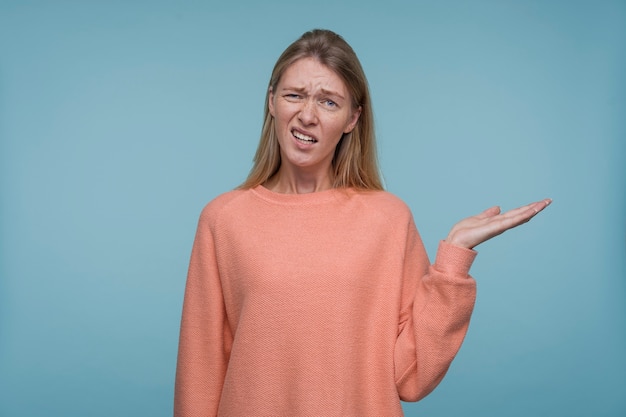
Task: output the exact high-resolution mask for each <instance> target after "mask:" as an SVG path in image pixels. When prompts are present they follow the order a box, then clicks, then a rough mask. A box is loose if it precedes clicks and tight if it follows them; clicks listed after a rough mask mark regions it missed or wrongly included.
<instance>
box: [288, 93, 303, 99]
mask: <svg viewBox="0 0 626 417" xmlns="http://www.w3.org/2000/svg"><path fill="white" fill-rule="evenodd" d="M285 97H286V98H288V99H291V100H297V99H299V98H300V95H299V94H286V95H285Z"/></svg>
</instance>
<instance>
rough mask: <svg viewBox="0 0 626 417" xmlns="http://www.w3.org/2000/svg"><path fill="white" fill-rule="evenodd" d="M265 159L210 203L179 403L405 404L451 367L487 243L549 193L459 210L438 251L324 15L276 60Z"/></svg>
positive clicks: (187, 318) (340, 411)
mask: <svg viewBox="0 0 626 417" xmlns="http://www.w3.org/2000/svg"><path fill="white" fill-rule="evenodd" d="M254 161H255V164H254V166H253V168H252V170H251V172H250V175H249V177H248V179H247V180H246V182H245V183H244V184H242V185H241V186H240V187H239V188H238V189H236V190H234V191H230V192H228V193H225V194H223V195H221V196H219V197H217V198H216V199H215V200H213V201H212V202H210V203H209V204H208V205H207V206H206V207H205V208H204V210H203V211H202V214H201V216H200V221H199V225H198V230H197V234H196V239H195V242H194V246H193V250H192V254H191V262H190V266H189V274H188V278H187V286H186V291H185V300H184V306H183V316H182V324H181V334H180V345H179V354H178V366H177V373H176V392H175V411H174V414H175V415H176V416H179V417H183V416H216V415H220V416H401V415H402V408H401V405H400V400H405V401H417V400H419V399H420V398H423V397H424V396H425V395H427V394H428V393H430V392H431V391H432V390H433V389H434V388H435V387H436V386H437V384H438V383H439V382H440V381H441V379H442V378H443V376H444V375H445V373H446V371H447V369H448V367H449V365H450V363H451V361H452V360H453V358H454V356H455V355H456V353H457V351H458V349H459V347H460V345H461V343H462V341H463V338H464V336H465V333H466V330H467V327H468V324H469V320H470V315H471V312H472V309H473V306H474V300H475V291H476V289H475V288H476V287H475V281H474V279H473V278H471V277H470V276H469V275H468V273H469V268H470V266H471V264H472V261H473V260H474V257H475V255H476V252H475V251H473V249H472V248H473V247H475V246H476V245H478V244H480V243H482V242H484V241H486V240H488V239H490V238H492V237H494V236H496V235H498V234H500V233H502V232H504V231H506V230H508V229H510V228H513V227H515V226H517V225H520V224H522V223H524V222H526V221H528V220H530V219H531V218H532V217H533V216H534V215H536V214H537V213H538V212H539V211H541V210H543V209H544V208H545V207H546V206H547V205H548V204H549V203H550V200H543V201H539V202H536V203H532V204H529V205H527V206H524V207H520V208H518V209H515V210H511V211H509V212H507V213H504V214H501V213H500V210H499V209H498V208H497V207H493V208H490V209H487V210H486V211H484V212H483V213H481V214H479V215H477V216H473V217H469V218H467V219H465V220H462V221H461V222H459V223H457V224H456V225H455V226H454V227H453V228H452V230H451V231H450V233H449V234H448V236H447V238H446V239H445V240H443V241H441V242H440V245H439V249H438V252H437V255H436V257H435V262H434V263H433V264H432V265H431V263H430V262H429V260H428V257H427V255H426V251H425V250H424V246H423V244H422V241H421V240H420V237H419V234H418V232H417V229H416V227H415V224H414V222H413V218H412V215H411V212H410V210H409V209H408V207H407V206H406V205H405V204H404V203H403V202H402V201H401V200H399V199H398V198H397V197H395V196H393V195H391V194H390V193H388V192H385V191H384V190H383V186H382V183H381V180H380V176H379V171H378V165H377V157H376V146H375V140H374V129H373V118H372V107H371V104H370V96H369V91H368V86H367V80H366V78H365V74H364V73H363V70H362V68H361V65H360V63H359V61H358V59H357V56H356V55H355V53H354V52H353V50H352V48H351V47H350V46H349V45H348V44H347V43H346V42H345V41H344V40H343V39H342V38H341V37H340V36H339V35H337V34H335V33H333V32H330V31H326V30H314V31H311V32H307V33H305V34H304V35H303V36H302V37H301V38H300V39H298V40H297V41H296V42H294V43H293V44H292V45H290V46H289V47H288V48H287V49H286V50H285V51H284V53H283V54H282V55H281V56H280V58H279V59H278V61H277V63H276V65H275V67H274V71H273V73H272V76H271V80H270V83H269V87H268V92H267V99H266V105H265V122H264V125H263V131H262V135H261V140H260V143H259V147H258V149H257V153H256V156H255V160H254Z"/></svg>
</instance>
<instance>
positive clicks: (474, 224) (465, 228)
mask: <svg viewBox="0 0 626 417" xmlns="http://www.w3.org/2000/svg"><path fill="white" fill-rule="evenodd" d="M551 202H552V200H550V199H545V200H542V201H537V202H534V203H531V204H528V205H526V206H522V207H518V208H516V209H513V210H509V211H507V212H505V213H500V207H498V206H495V207H491V208H488V209H487V210H485V211H483V212H482V213H480V214H477V215H476V216H472V217H468V218H466V219H463V220H461V221H460V222H458V223H457V224H455V225H454V227H452V230H450V233H449V234H448V237H447V238H446V241H447V242H448V243H451V244H453V245H456V246H461V247H464V248H468V249H472V248H473V247H475V246H477V245H479V244H481V243H483V242H485V241H487V240H489V239H491V238H492V237H494V236H498V235H499V234H501V233H504V232H505V231H507V230H509V229H512V228H514V227H517V226H519V225H520V224H524V223H526V222H527V221H529V220H530V219H532V218H533V217H534V216H536V215H537V213H539V212H540V211H542V210H543V209H545V208H546V207H548V205H549V204H550V203H551Z"/></svg>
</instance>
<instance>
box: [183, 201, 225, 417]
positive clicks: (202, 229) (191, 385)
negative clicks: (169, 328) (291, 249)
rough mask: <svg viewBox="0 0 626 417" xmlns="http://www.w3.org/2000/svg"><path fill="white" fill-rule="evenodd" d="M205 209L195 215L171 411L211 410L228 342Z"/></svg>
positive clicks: (209, 413)
mask: <svg viewBox="0 0 626 417" xmlns="http://www.w3.org/2000/svg"><path fill="white" fill-rule="evenodd" d="M208 211H209V210H208V209H206V208H205V210H204V211H203V212H202V214H201V216H200V221H199V223H198V230H197V232H196V238H195V241H194V245H193V249H192V252H191V260H190V264H189V272H188V276H187V285H186V288H185V298H184V303H183V313H182V320H181V330H180V340H179V349H178V364H177V368H176V387H175V393H174V416H175V417H191V416H215V415H217V409H218V406H219V402H220V397H221V393H222V387H223V383H224V377H225V374H226V368H227V364H228V358H229V354H230V349H231V346H232V335H231V331H230V327H229V326H228V322H227V318H226V312H225V306H224V300H223V295H222V286H221V283H220V279H219V270H218V265H217V259H216V255H215V243H214V240H213V236H212V233H211V230H210V224H209V221H210V215H209V213H208Z"/></svg>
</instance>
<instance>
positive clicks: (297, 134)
mask: <svg viewBox="0 0 626 417" xmlns="http://www.w3.org/2000/svg"><path fill="white" fill-rule="evenodd" d="M293 135H294V136H295V137H296V138H297V139H299V140H301V141H304V142H310V143H315V142H317V141H316V140H315V139H313V138H312V137H310V136H307V135H303V134H302V133H300V132H296V131H294V132H293Z"/></svg>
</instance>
